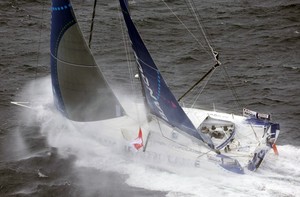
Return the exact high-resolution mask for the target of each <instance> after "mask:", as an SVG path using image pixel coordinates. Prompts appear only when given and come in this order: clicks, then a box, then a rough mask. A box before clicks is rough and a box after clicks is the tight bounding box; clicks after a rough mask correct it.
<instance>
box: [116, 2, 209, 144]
mask: <svg viewBox="0 0 300 197" xmlns="http://www.w3.org/2000/svg"><path fill="white" fill-rule="evenodd" d="M120 6H121V9H122V13H123V16H124V20H125V23H126V26H127V29H128V34H129V37H130V40H131V42H132V48H133V50H134V53H135V57H136V61H137V64H138V70H139V75H140V77H141V78H142V80H141V82H142V86H143V90H144V94H145V97H146V101H147V104H148V107H149V110H150V113H152V114H153V115H155V116H157V117H159V118H160V119H162V120H164V121H165V122H167V123H168V124H169V125H171V126H173V127H176V128H178V129H179V130H181V131H183V132H185V133H187V134H189V135H191V136H193V137H195V138H197V139H200V140H202V141H203V142H205V143H206V144H207V145H209V146H210V147H211V148H213V147H214V146H213V143H212V141H211V139H210V138H209V137H208V136H206V135H205V134H201V133H199V132H198V131H197V129H196V128H195V126H194V125H193V123H192V122H191V121H190V119H189V118H188V117H187V115H186V114H185V112H184V111H183V109H182V108H181V106H180V105H179V103H178V102H177V100H176V98H175V96H174V95H173V94H172V92H171V91H170V89H169V87H168V86H167V84H166V82H165V81H164V79H163V77H162V75H161V73H160V71H159V70H158V68H157V67H156V65H155V63H154V61H153V59H152V57H151V55H150V54H149V52H148V50H147V48H146V46H145V44H144V43H143V41H142V39H141V37H140V35H139V33H138V31H137V29H136V27H135V25H134V24H133V22H132V20H131V17H130V14H129V11H128V3H127V0H120Z"/></svg>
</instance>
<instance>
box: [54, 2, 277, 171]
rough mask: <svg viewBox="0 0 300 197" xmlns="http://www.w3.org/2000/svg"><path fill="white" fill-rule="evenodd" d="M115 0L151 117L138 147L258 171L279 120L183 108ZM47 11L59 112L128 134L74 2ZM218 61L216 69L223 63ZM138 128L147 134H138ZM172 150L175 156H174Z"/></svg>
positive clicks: (195, 163) (158, 155)
mask: <svg viewBox="0 0 300 197" xmlns="http://www.w3.org/2000/svg"><path fill="white" fill-rule="evenodd" d="M119 1H120V7H121V12H122V14H123V19H124V21H125V24H126V27H127V32H128V36H129V38H130V41H131V46H132V51H133V53H134V56H135V60H136V63H137V71H138V76H139V79H140V84H141V90H142V95H143V98H144V102H143V105H144V106H145V108H146V109H147V110H146V115H147V117H148V119H147V121H146V122H143V123H138V125H139V127H140V129H139V134H138V138H136V139H135V142H139V144H138V147H139V148H140V147H142V146H144V148H143V149H142V150H143V151H140V150H141V149H140V150H137V151H138V153H139V154H141V155H142V154H149V153H153V154H155V158H156V159H162V158H168V159H167V160H168V161H169V162H171V163H172V161H175V160H176V161H179V160H180V161H192V162H191V163H192V164H193V166H194V167H199V168H206V167H207V168H209V169H210V167H211V166H218V167H221V168H222V169H226V170H228V171H231V172H234V173H238V174H243V173H244V170H245V169H248V170H250V171H255V170H256V169H257V168H258V167H259V166H260V164H261V163H262V161H263V159H264V158H265V156H266V154H267V152H268V151H269V150H270V149H272V148H274V149H275V147H276V145H275V143H276V140H277V137H278V135H279V131H280V129H279V124H277V123H272V122H271V121H270V116H269V115H268V114H261V113H257V112H255V111H251V110H248V109H244V112H243V116H238V115H233V114H226V113H220V112H216V111H206V110H202V109H196V108H184V107H182V106H181V105H180V103H179V102H178V99H176V98H175V96H174V94H173V93H172V92H171V90H170V88H169V87H168V85H167V83H166V81H165V80H164V78H163V76H162V74H161V72H160V70H159V68H158V67H157V66H156V64H155V63H154V60H153V59H152V57H151V55H150V53H149V51H148V49H147V48H146V46H145V44H144V42H143V40H142V38H141V36H140V34H139V32H138V30H137V28H136V27H135V25H134V23H133V21H132V19H131V16H130V12H129V9H128V2H127V0H119ZM51 10H52V21H51V79H52V90H53V97H54V103H55V105H56V107H57V109H58V111H59V112H60V113H61V114H63V115H64V116H65V117H66V118H67V119H69V120H71V121H75V122H87V124H89V123H90V124H93V122H95V121H96V122H97V121H99V122H108V124H110V123H111V121H113V120H117V121H118V123H119V124H118V125H119V128H117V129H116V131H115V132H111V135H112V136H113V135H118V136H123V137H124V141H126V140H127V141H128V140H130V137H128V136H132V132H134V131H131V134H129V135H128V131H125V130H124V129H123V128H124V127H126V126H125V125H124V126H123V125H120V124H122V123H123V119H122V117H125V119H126V117H128V116H129V115H128V114H127V113H126V110H124V107H123V106H122V104H121V102H120V100H119V99H118V98H117V96H116V94H115V93H114V91H113V90H112V88H111V87H110V85H109V83H108V82H107V80H106V79H105V76H104V75H103V74H102V72H101V70H100V69H99V67H98V65H97V64H96V61H95V59H94V57H93V55H92V53H91V50H90V48H89V47H88V45H87V43H86V42H85V40H84V37H83V35H82V32H81V30H80V27H79V25H78V23H77V20H76V16H75V14H74V11H73V8H72V4H71V3H70V1H69V0H52V8H51ZM215 57H216V58H217V54H215ZM216 62H217V64H216V65H215V66H214V67H213V69H215V68H216V67H218V66H219V65H220V64H219V63H218V60H217V59H216ZM149 117H150V118H149ZM120 118H121V119H120ZM142 130H143V132H144V133H147V134H146V135H142ZM106 135H107V134H106ZM133 140H134V139H133ZM141 142H144V143H141ZM165 155H167V157H163V156H165ZM170 155H173V156H174V155H175V156H174V157H173V159H171V157H170ZM134 156H136V154H135V155H134ZM178 158H184V159H183V160H181V159H178ZM183 163H184V162H183ZM214 164H215V165H214Z"/></svg>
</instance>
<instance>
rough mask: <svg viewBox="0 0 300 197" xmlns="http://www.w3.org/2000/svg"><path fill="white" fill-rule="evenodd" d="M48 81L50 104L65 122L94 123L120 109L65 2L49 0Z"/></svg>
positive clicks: (70, 7)
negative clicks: (49, 72) (49, 46)
mask: <svg viewBox="0 0 300 197" xmlns="http://www.w3.org/2000/svg"><path fill="white" fill-rule="evenodd" d="M51 10H52V20H51V43H50V45H51V56H50V58H51V79H52V89H53V95H54V102H55V104H56V106H57V108H58V109H59V111H61V113H62V114H63V115H65V116H66V117H67V118H68V119H71V120H74V121H97V120H105V119H110V118H115V117H119V116H122V115H123V114H124V110H123V108H122V107H121V105H120V103H119V101H118V100H117V98H116V96H115V95H114V93H113V91H112V89H111V88H110V87H109V85H108V83H107V81H106V80H105V78H104V76H103V75H102V73H101V71H100V69H99V67H98V65H97V63H96V61H95V59H94V57H93V55H92V53H91V51H90V49H89V47H88V46H87V43H86V41H85V40H84V37H83V35H82V32H81V30H80V27H79V25H78V23H77V20H76V17H75V14H74V11H73V9H72V5H71V3H70V1H69V0H52V9H51Z"/></svg>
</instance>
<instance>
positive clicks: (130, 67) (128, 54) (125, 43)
mask: <svg viewBox="0 0 300 197" xmlns="http://www.w3.org/2000/svg"><path fill="white" fill-rule="evenodd" d="M121 13H122V12H121V10H120V8H119V21H120V26H121V31H122V37H123V44H124V48H125V53H126V60H127V68H128V71H129V75H130V84H131V89H132V92H133V93H134V94H135V98H136V99H137V95H138V94H137V89H138V88H136V83H135V81H134V74H133V66H132V64H131V62H132V61H131V60H132V58H131V55H130V54H131V53H130V52H129V50H130V49H129V45H128V43H129V42H128V39H127V38H128V37H127V36H126V35H127V34H126V32H125V30H124V29H125V28H124V26H123V24H124V23H122V16H121ZM135 108H136V113H137V118H138V120H137V121H138V123H139V124H140V125H142V124H143V123H141V120H140V115H139V109H138V106H137V102H135Z"/></svg>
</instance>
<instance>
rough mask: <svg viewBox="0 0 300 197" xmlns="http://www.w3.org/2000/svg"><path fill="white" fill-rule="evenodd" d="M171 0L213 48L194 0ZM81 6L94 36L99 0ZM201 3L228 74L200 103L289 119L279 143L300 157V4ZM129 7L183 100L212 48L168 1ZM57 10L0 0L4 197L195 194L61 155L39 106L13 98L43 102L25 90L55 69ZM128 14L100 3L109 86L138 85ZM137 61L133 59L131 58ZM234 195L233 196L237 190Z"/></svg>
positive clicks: (82, 19) (97, 37) (96, 48)
mask: <svg viewBox="0 0 300 197" xmlns="http://www.w3.org/2000/svg"><path fill="white" fill-rule="evenodd" d="M166 2H167V3H168V5H169V6H170V7H172V9H173V11H174V12H175V13H176V14H177V16H178V17H179V18H180V19H181V20H182V21H183V22H184V23H185V24H186V26H187V27H188V28H189V29H190V31H191V32H193V33H194V35H195V36H196V37H197V39H198V40H199V42H201V43H203V44H204V45H205V42H204V40H203V36H202V35H201V32H200V31H199V29H197V25H196V23H195V21H194V20H192V17H191V15H190V12H189V10H188V9H187V7H186V5H185V2H188V1H172V0H168V1H166ZM72 3H73V6H74V10H75V13H76V15H77V18H78V21H79V24H80V26H81V28H82V31H83V34H84V36H85V38H86V39H87V40H88V36H89V28H90V21H91V17H92V16H91V13H92V8H93V1H91V0H74V1H72ZM194 3H195V4H196V7H197V9H198V12H199V14H200V16H201V17H200V18H201V20H200V21H201V23H202V24H203V27H205V31H206V32H207V36H208V38H209V40H210V42H211V44H212V46H213V47H214V49H215V50H216V51H218V52H219V54H220V61H221V62H222V66H224V67H226V72H227V74H228V75H226V72H225V71H224V69H223V68H218V69H217V70H216V71H215V72H214V75H213V76H211V78H210V80H209V81H208V82H207V85H206V87H205V89H204V90H203V92H202V94H201V95H200V96H199V98H198V100H197V103H196V104H195V106H198V107H202V108H205V109H210V110H212V109H213V106H214V107H215V108H216V110H218V111H226V112H233V113H237V114H240V113H241V110H242V108H241V107H247V108H250V109H253V110H256V111H259V112H262V113H264V112H265V113H271V115H272V119H273V120H274V121H276V122H279V123H280V125H281V133H280V136H279V139H278V145H279V147H281V148H282V149H284V147H287V146H288V147H292V148H290V149H289V150H295V155H293V152H292V151H291V152H288V154H289V155H290V158H288V159H293V158H295V157H297V158H299V157H300V155H299V149H300V131H299V126H300V125H299V123H300V2H299V1H296V0H289V1H283V0H281V1H278V0H272V1H271V0H266V1H259V0H253V1H247V0H241V1H236V0H227V1H224V0H213V1H208V0H204V1H200V0H195V1H194ZM129 4H130V8H131V9H130V11H131V13H132V18H133V20H134V22H135V24H136V25H137V28H138V29H139V32H140V34H141V36H142V38H143V39H144V41H145V43H146V45H147V47H148V49H149V51H150V53H151V54H152V56H153V59H154V60H155V62H156V64H157V65H158V67H159V68H160V69H161V71H162V73H163V76H164V77H165V80H166V81H167V83H168V85H169V86H170V88H171V90H172V91H173V92H174V94H175V95H176V96H177V97H179V96H181V95H182V94H183V93H184V92H185V91H186V90H187V89H188V88H189V87H190V86H191V84H193V83H194V82H196V81H197V80H198V79H199V78H200V77H202V76H203V75H204V74H205V72H206V71H208V70H209V69H210V68H211V66H213V64H214V61H213V60H212V58H211V55H210V52H209V49H208V48H207V47H204V48H203V47H201V46H199V44H197V42H196V41H195V39H193V37H192V36H191V35H190V34H189V33H188V32H187V31H186V29H185V27H184V26H183V25H182V24H180V23H179V22H178V21H177V19H176V18H175V17H174V15H173V14H172V13H171V12H170V10H169V9H168V8H167V7H166V6H165V4H164V3H163V2H162V1H159V0H144V1H142V0H134V1H129ZM50 7H51V4H50V2H48V1H42V0H18V1H15V0H5V1H1V2H0V33H1V34H0V35H1V36H0V40H1V46H0V50H1V52H0V56H1V61H0V196H165V195H168V196H194V195H190V194H186V193H185V192H184V191H185V190H184V191H178V190H175V189H174V192H173V193H172V191H170V190H171V189H169V188H170V187H168V188H167V189H159V187H156V188H154V189H151V190H150V189H149V187H148V189H147V187H134V186H132V185H130V184H128V181H126V180H127V179H128V176H127V175H126V174H125V175H124V174H122V175H121V174H119V173H117V172H106V171H101V170H99V169H95V168H89V167H76V165H74V163H75V162H76V156H69V157H63V156H61V155H60V154H59V151H58V150H57V149H56V148H55V147H51V146H50V145H49V143H48V139H47V137H45V136H44V135H43V134H42V133H41V132H40V130H41V125H40V124H39V121H28V119H30V117H31V116H33V114H32V112H30V110H26V109H24V108H20V107H17V106H15V105H12V104H11V103H10V102H11V101H30V100H31V98H35V100H36V96H35V95H31V94H30V93H28V92H23V91H22V90H23V88H24V86H25V84H27V83H29V82H32V81H35V80H38V79H40V78H43V77H47V76H49V74H50V65H49V64H50V63H49V62H50V54H49V42H50V41H49V40H50V18H51V12H50ZM120 17H121V15H120V9H119V4H118V1H111V0H104V1H99V2H98V4H97V11H96V18H95V26H94V28H95V29H94V33H93V43H92V47H91V48H92V51H93V54H94V56H95V59H96V61H97V62H98V63H99V66H100V67H101V70H102V71H103V72H104V73H105V75H106V76H107V79H108V81H109V82H110V84H112V86H113V87H116V88H120V84H122V85H123V86H122V87H121V88H123V90H124V89H125V90H126V91H127V90H128V91H130V79H129V77H128V76H129V72H128V68H127V60H126V53H125V50H124V42H123V35H124V34H123V33H124V32H123V33H122V28H121V26H122V25H123V31H124V24H123V23H122V21H120V19H121V18H120ZM121 24H122V25H121ZM130 60H131V61H132V62H133V61H134V60H133V56H132V55H131V56H130ZM132 64H133V63H132ZM224 74H225V77H224ZM229 79H230V81H231V86H228V81H229ZM232 87H233V88H234V92H235V93H236V95H235V94H233V92H232ZM45 88H46V87H45ZM201 88H202V86H200V87H199V88H197V89H196V90H195V91H194V92H192V93H191V94H190V95H189V96H188V97H187V98H186V99H185V100H184V103H185V105H186V106H190V105H191V104H192V103H193V101H194V98H195V97H196V96H197V95H198V94H197V92H198V91H200V90H202V89H201ZM233 95H235V96H233ZM24 99H25V100H24ZM50 99H51V98H50ZM236 100H238V102H237V101H236ZM24 114H25V115H24ZM25 117H26V118H25ZM279 151H280V150H279ZM285 152H287V151H285ZM288 159H287V162H288ZM291 168H293V167H291ZM39 173H42V174H43V175H45V176H46V177H43V175H41V174H39ZM299 175H300V173H299V170H295V176H299ZM145 178H147V177H145ZM224 179H225V178H224ZM289 180H291V179H289V178H287V180H286V182H287V183H288V182H289ZM283 181H284V180H283ZM297 184H298V185H297ZM297 184H296V185H295V187H296V188H299V190H298V191H300V183H299V182H298V183H297ZM133 185H137V186H138V184H133ZM143 188H146V189H143ZM219 189H220V190H222V188H219ZM259 189H261V188H259ZM261 190H262V191H263V192H264V193H262V194H263V196H272V195H273V194H274V195H275V196H297V195H300V192H299V193H298V194H296V193H293V192H291V193H272V192H266V191H265V190H264V189H263V188H262V189H261ZM249 191H250V192H251V190H249ZM249 191H248V192H249ZM226 194H227V195H229V196H232V195H230V194H231V193H230V192H229V193H226V192H225V193H224V196H226ZM211 195H213V194H211ZM244 195H245V193H244V191H241V190H238V189H237V191H236V196H244ZM199 196H202V195H201V194H199ZM249 196H251V194H249Z"/></svg>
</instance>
